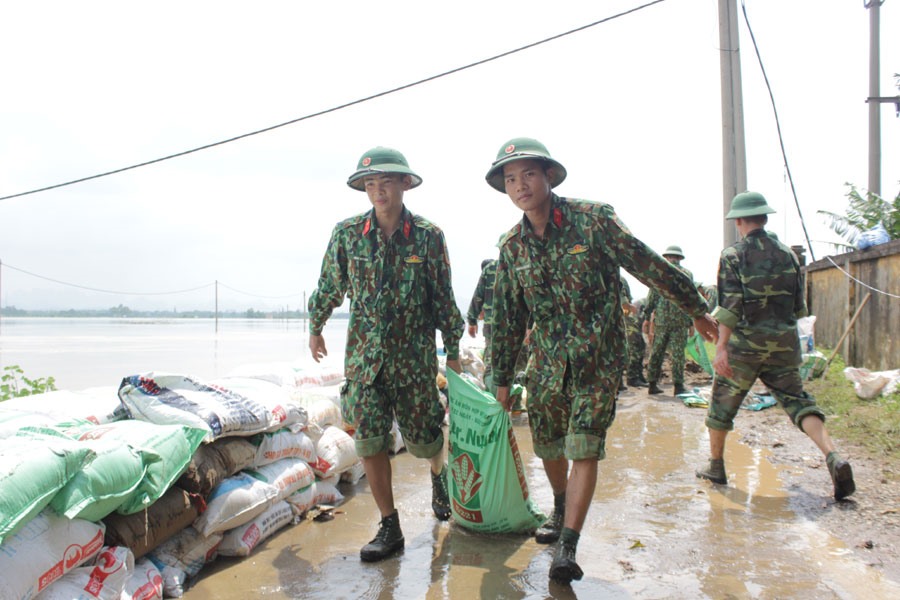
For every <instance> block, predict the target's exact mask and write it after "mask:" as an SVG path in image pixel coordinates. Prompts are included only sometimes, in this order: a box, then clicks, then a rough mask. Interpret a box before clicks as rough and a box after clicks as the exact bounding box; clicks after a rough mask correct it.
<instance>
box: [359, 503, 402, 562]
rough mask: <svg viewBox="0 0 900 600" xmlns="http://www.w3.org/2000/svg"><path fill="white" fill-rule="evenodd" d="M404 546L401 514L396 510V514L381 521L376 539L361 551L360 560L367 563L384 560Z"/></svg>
mask: <svg viewBox="0 0 900 600" xmlns="http://www.w3.org/2000/svg"><path fill="white" fill-rule="evenodd" d="M403 544H404V539H403V532H402V531H400V514H399V513H398V512H397V511H396V510H395V511H394V514H392V515H390V516H388V517H384V518H383V519H381V523H380V524H379V525H378V533H377V534H376V535H375V539H374V540H372V541H371V542H369V543H368V544H366V545H365V546H363V547H362V550H360V551H359V558H360V559H362V560H363V561H365V562H375V561H379V560H384V559H385V558H387V557H389V556H390V555H392V554H394V553H395V552H399V551H400V550H402V549H403Z"/></svg>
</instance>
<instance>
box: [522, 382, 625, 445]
mask: <svg viewBox="0 0 900 600" xmlns="http://www.w3.org/2000/svg"><path fill="white" fill-rule="evenodd" d="M621 383H622V374H621V372H618V373H616V374H615V375H607V376H603V377H602V378H601V379H600V380H599V381H597V382H596V383H593V384H591V385H589V386H582V387H577V386H575V384H574V383H573V382H572V379H571V377H569V375H568V371H567V372H566V376H565V381H564V382H563V388H562V390H561V391H557V392H550V391H548V390H549V389H551V388H550V387H549V386H542V385H541V384H540V382H536V381H534V380H533V379H532V378H529V381H528V383H527V388H528V424H529V426H530V427H531V439H532V442H533V444H534V453H535V454H536V455H537V456H538V458H541V459H549V460H552V459H559V458H567V459H569V460H582V459H588V458H596V459H597V460H603V459H604V458H606V430H607V429H609V427H610V426H611V425H612V423H613V421H614V420H615V418H616V392H617V390H618V389H619V385H620V384H621Z"/></svg>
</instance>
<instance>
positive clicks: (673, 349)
mask: <svg viewBox="0 0 900 600" xmlns="http://www.w3.org/2000/svg"><path fill="white" fill-rule="evenodd" d="M687 339H688V328H687V327H673V328H659V329H657V330H656V333H655V334H654V336H653V346H652V348H651V349H650V362H649V363H648V364H647V380H648V381H659V375H660V372H661V371H662V364H663V359H664V358H665V357H666V352H667V351H668V353H669V360H670V361H671V365H672V383H681V384H683V383H684V363H685V357H684V346H685V344H687Z"/></svg>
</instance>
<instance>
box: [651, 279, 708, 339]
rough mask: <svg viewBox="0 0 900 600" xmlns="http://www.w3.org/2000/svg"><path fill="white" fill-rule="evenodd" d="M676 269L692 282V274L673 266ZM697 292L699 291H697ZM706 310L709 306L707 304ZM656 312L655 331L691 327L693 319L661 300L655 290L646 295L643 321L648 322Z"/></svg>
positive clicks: (666, 301) (671, 304) (663, 299)
mask: <svg viewBox="0 0 900 600" xmlns="http://www.w3.org/2000/svg"><path fill="white" fill-rule="evenodd" d="M674 266H675V268H676V269H678V270H680V271H681V272H682V273H684V274H685V275H687V276H688V277H690V278H691V281H693V280H694V276H693V274H692V273H691V272H690V271H688V270H687V269H685V268H684V267H682V266H681V265H674ZM698 292H699V290H698ZM706 305H707V309H708V307H709V304H708V303H707V304H706ZM654 311H656V317H655V318H654V319H653V323H654V327H656V328H657V329H677V328H680V327H684V328H685V329H687V328H688V327H690V326H691V323H692V322H693V319H692V318H691V317H689V316H688V315H686V314H685V313H684V312H683V311H682V310H681V309H680V308H678V306H677V305H676V304H674V303H673V302H670V301H669V300H666V299H665V298H663V297H662V296H661V295H660V294H659V292H657V291H656V290H650V293H649V294H647V303H646V304H645V305H644V320H649V319H650V315H652V314H653V312H654Z"/></svg>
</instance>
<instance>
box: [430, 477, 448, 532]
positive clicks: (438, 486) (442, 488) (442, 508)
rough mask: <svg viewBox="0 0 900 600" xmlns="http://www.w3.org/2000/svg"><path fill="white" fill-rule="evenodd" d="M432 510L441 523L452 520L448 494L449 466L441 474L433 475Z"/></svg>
mask: <svg viewBox="0 0 900 600" xmlns="http://www.w3.org/2000/svg"><path fill="white" fill-rule="evenodd" d="M431 510H432V511H434V516H435V517H437V518H438V520H439V521H446V520H447V519H449V518H450V494H448V493H447V465H444V466H443V467H442V468H441V474H440V475H435V474H434V473H432V474H431Z"/></svg>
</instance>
